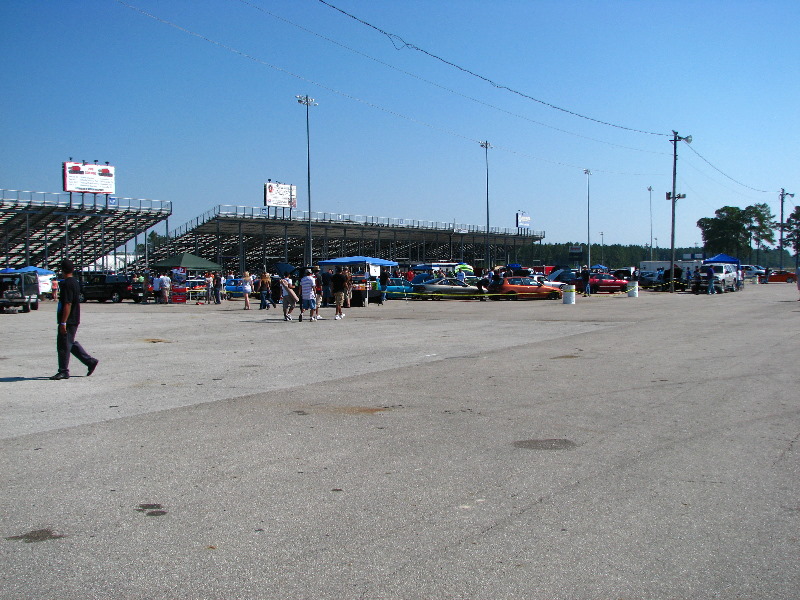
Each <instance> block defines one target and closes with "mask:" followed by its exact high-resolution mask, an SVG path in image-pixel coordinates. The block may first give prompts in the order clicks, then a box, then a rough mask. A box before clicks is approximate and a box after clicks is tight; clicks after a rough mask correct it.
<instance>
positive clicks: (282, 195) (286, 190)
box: [264, 182, 297, 208]
mask: <svg viewBox="0 0 800 600" xmlns="http://www.w3.org/2000/svg"><path fill="white" fill-rule="evenodd" d="M264 205H265V206H278V207H283V208H297V186H296V185H291V184H288V183H273V182H269V183H265V184H264Z"/></svg>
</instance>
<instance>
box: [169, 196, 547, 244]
mask: <svg viewBox="0 0 800 600" xmlns="http://www.w3.org/2000/svg"><path fill="white" fill-rule="evenodd" d="M217 217H231V218H239V219H241V218H243V219H266V220H271V221H276V220H277V221H293V222H308V220H309V218H308V217H309V213H308V211H302V210H294V209H288V208H280V207H271V206H236V205H232V204H220V205H217V206H215V207H214V208H212V209H211V210H208V211H206V212H205V213H203V214H202V215H200V216H199V217H196V218H195V219H192V220H191V221H189V222H187V223H184V224H183V225H181V226H180V227H178V228H176V229H175V230H173V231H171V232H170V234H169V236H170V237H171V238H176V237H180V236H182V235H184V234H186V233H188V232H189V231H191V230H192V229H194V228H195V227H199V226H200V225H202V224H203V223H206V222H207V221H209V220H211V219H214V218H217ZM311 221H312V222H314V223H323V224H324V223H331V224H336V225H347V224H352V225H369V226H375V227H396V228H402V229H430V230H437V231H451V232H452V233H454V234H456V235H458V234H476V233H483V234H485V233H486V227H483V226H480V225H469V224H464V223H454V222H448V221H426V220H420V219H401V218H393V217H374V216H369V215H351V214H344V213H329V212H313V211H312V212H311ZM489 233H492V234H497V235H513V236H519V237H535V238H537V239H539V238H544V234H545V232H544V231H532V230H524V229H510V228H503V227H491V228H489Z"/></svg>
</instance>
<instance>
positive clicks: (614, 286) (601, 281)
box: [569, 273, 628, 294]
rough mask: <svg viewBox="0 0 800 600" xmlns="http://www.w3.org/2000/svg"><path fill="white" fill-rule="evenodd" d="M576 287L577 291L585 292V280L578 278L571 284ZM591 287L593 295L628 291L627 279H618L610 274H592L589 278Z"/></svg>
mask: <svg viewBox="0 0 800 600" xmlns="http://www.w3.org/2000/svg"><path fill="white" fill-rule="evenodd" d="M569 284H570V285H574V286H575V290H576V291H578V292H583V279H581V278H580V277H578V278H577V279H573V280H571V281H570V282H569ZM589 286H590V290H591V292H592V293H593V294H597V293H598V292H611V293H614V292H624V291H626V290H627V289H628V280H627V279H617V278H616V277H614V276H613V275H610V274H608V273H592V274H591V276H590V277H589Z"/></svg>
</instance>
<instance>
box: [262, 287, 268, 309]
mask: <svg viewBox="0 0 800 600" xmlns="http://www.w3.org/2000/svg"><path fill="white" fill-rule="evenodd" d="M260 294H261V306H260V308H261V310H264V309H265V308H268V307H269V304H270V297H269V292H268V291H267V290H261V292H260Z"/></svg>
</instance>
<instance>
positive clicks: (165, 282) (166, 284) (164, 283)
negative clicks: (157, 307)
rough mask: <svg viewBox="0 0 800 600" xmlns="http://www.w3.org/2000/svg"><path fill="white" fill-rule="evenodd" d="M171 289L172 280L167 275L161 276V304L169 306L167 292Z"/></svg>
mask: <svg viewBox="0 0 800 600" xmlns="http://www.w3.org/2000/svg"><path fill="white" fill-rule="evenodd" d="M171 287H172V280H171V279H170V278H169V275H168V274H167V273H164V274H163V275H162V276H161V304H169V290H170V288H171Z"/></svg>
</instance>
